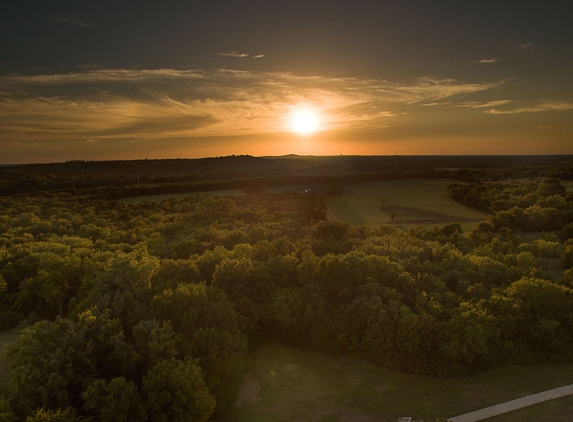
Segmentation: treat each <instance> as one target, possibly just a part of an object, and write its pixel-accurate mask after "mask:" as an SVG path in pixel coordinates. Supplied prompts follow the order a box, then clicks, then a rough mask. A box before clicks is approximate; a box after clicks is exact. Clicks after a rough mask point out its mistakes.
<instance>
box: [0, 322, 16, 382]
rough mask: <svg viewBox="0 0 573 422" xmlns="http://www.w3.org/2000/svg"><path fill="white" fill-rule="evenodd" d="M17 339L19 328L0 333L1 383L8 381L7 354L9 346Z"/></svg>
mask: <svg viewBox="0 0 573 422" xmlns="http://www.w3.org/2000/svg"><path fill="white" fill-rule="evenodd" d="M17 340H18V330H12V331H7V332H5V333H0V384H5V383H6V382H7V381H8V362H7V361H6V355H7V354H8V347H9V346H11V345H13V344H14V343H16V341H17Z"/></svg>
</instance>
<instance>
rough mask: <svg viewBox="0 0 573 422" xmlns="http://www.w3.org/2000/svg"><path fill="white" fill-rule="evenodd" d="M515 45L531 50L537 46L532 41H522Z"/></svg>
mask: <svg viewBox="0 0 573 422" xmlns="http://www.w3.org/2000/svg"><path fill="white" fill-rule="evenodd" d="M517 46H518V47H519V48H520V49H521V50H524V51H532V50H535V48H536V47H537V45H536V44H535V43H532V42H522V43H519V44H517Z"/></svg>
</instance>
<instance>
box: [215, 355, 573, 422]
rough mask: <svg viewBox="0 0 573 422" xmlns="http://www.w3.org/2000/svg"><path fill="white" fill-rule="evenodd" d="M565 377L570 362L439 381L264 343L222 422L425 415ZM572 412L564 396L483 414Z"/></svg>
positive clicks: (572, 376)
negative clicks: (524, 406)
mask: <svg viewBox="0 0 573 422" xmlns="http://www.w3.org/2000/svg"><path fill="white" fill-rule="evenodd" d="M572 383H573V365H572V364H569V365H528V366H512V367H506V368H500V369H496V370H493V371H488V372H485V373H482V374H479V375H476V376H473V377H470V378H464V379H447V380H440V379H434V378H430V377H425V376H417V375H407V374H402V373H397V372H393V371H389V370H386V369H383V368H380V367H378V366H376V365H373V364H369V363H366V362H363V361H360V360H358V359H351V358H335V357H330V356H328V355H326V354H323V353H320V352H315V351H307V350H302V349H295V348H289V347H285V346H281V345H277V344H266V345H264V346H262V347H260V348H259V349H258V350H257V351H256V352H255V353H254V354H253V356H252V358H251V364H250V370H249V372H248V374H247V376H246V377H245V379H244V382H243V386H242V388H241V393H240V394H239V400H238V401H237V404H236V406H235V407H234V408H233V409H231V411H230V412H229V414H228V415H226V416H225V417H224V418H223V419H222V421H224V422H231V421H233V422H247V421H248V422H263V421H265V422H267V421H285V422H287V421H313V422H314V421H316V422H327V421H328V422H335V421H339V422H386V421H388V422H390V421H394V422H395V421H396V420H397V419H398V417H400V416H411V417H413V421H414V420H416V421H432V420H434V419H435V418H437V417H452V416H455V415H460V414H463V413H466V412H470V411H472V410H477V409H481V408H483V407H487V406H491V405H494V404H497V403H501V402H505V401H508V400H513V399H515V398H519V397H523V396H526V395H529V394H533V393H537V392H540V391H545V390H548V389H552V388H556V387H561V386H564V385H568V384H572ZM572 414H573V397H572V396H568V397H563V398H560V399H556V400H552V401H548V402H545V403H541V404H538V405H535V406H531V407H528V408H524V409H520V410H517V411H515V412H511V413H507V414H505V415H501V416H498V417H495V418H490V419H488V421H504V422H509V421H533V420H534V421H552V422H565V421H572V420H573V419H572V417H571V416H570V415H572Z"/></svg>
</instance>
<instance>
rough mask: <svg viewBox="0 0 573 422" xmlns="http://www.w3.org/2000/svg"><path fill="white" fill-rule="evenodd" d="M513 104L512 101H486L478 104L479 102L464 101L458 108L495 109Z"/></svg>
mask: <svg viewBox="0 0 573 422" xmlns="http://www.w3.org/2000/svg"><path fill="white" fill-rule="evenodd" d="M511 102H513V101H512V100H496V101H488V102H485V103H484V102H479V101H466V102H463V103H460V104H458V107H467V108H487V107H497V106H500V105H505V104H509V103H511Z"/></svg>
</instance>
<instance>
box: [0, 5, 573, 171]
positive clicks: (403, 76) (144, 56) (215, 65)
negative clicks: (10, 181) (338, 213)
mask: <svg viewBox="0 0 573 422" xmlns="http://www.w3.org/2000/svg"><path fill="white" fill-rule="evenodd" d="M0 10H1V13H0V50H1V51H2V55H1V56H0V163H4V164H7V163H26V162H51V161H66V160H72V159H85V160H101V159H141V158H146V157H147V158H194V157H206V156H218V155H229V154H251V155H255V156H264V155H284V154H302V155H309V154H313V155H338V154H345V155H346V154H362V155H387V154H400V155H411V154H417V155H425V154H571V153H573V142H571V141H572V135H573V72H572V71H571V69H572V68H573V56H572V55H571V51H573V37H571V27H573V7H572V5H571V3H570V2H567V1H555V2H547V3H541V2H522V1H520V2H503V3H500V2H489V1H486V2H483V1H480V2H460V1H455V2H454V1H451V2H450V1H439V2H436V1H424V2H422V1H400V2H398V1H395V2H380V1H360V2H344V1H335V2H333V1H328V2H326V1H317V2H278V1H246V2H231V1H194V2H183V1H168V2H161V3H159V2H152V1H137V2H135V1H124V2H119V3H118V2H110V1H98V2H89V1H74V2H70V1H52V2H45V1H18V2H4V3H3V5H2V6H1V7H0Z"/></svg>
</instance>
